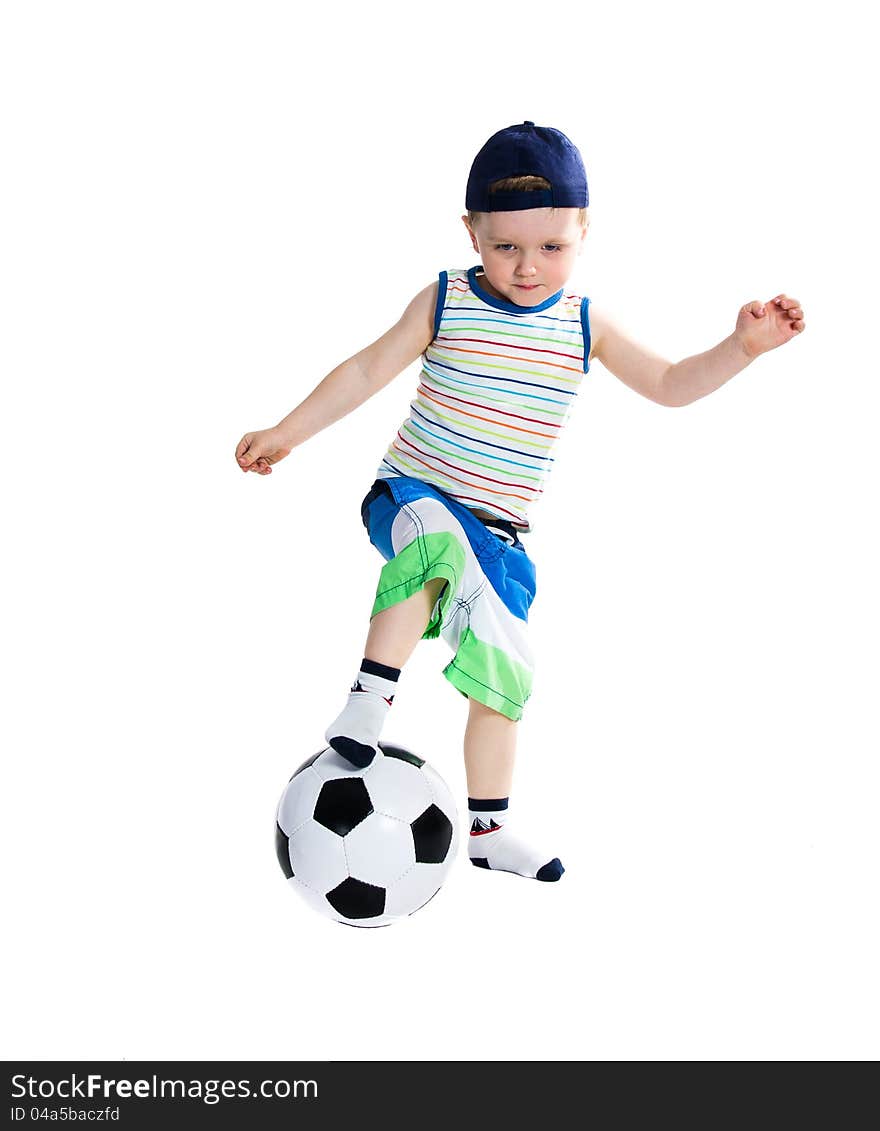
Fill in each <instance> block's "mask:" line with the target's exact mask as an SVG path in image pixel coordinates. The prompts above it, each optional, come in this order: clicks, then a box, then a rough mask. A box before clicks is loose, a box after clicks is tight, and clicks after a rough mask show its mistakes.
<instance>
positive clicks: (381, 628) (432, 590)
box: [324, 577, 447, 767]
mask: <svg viewBox="0 0 880 1131" xmlns="http://www.w3.org/2000/svg"><path fill="white" fill-rule="evenodd" d="M446 584H447V583H446V580H445V578H442V577H435V578H432V579H431V580H430V581H428V582H427V583H426V584H425V586H424V587H423V588H422V589H419V590H418V592H416V593H413V594H412V595H411V596H410V597H407V598H406V600H404V601H401V602H399V603H398V604H397V605H392V606H391V607H390V608H388V609H383V610H382V611H381V612H379V613H376V615H375V616H374V617H373V619H372V620H371V621H370V630H369V633H368V634H367V642H366V644H365V646H364V659H363V662H362V663H361V668H360V671H359V672H358V674H357V676H356V677H355V681H354V685H353V687H352V689H351V692H350V694H349V696H348V702H347V703H346V705H345V707H344V708H343V710H342V713H341V714H340V715H339V716H338V717H337V718H336V719H334V721H333V722H332V723H331V724H330V726H329V727H328V728H327V731H326V733H325V735H324V737H325V738H326V740H327V742H329V743H330V745H331V746H332V747H333V749H334V750H335V751H336V752H337V753H338V754H341V755H342V757H343V758H346V759H347V760H348V761H349V762H351V764H352V765H354V766H358V767H363V766H368V765H369V764H370V762H371V761H372V760H373V758H374V757H375V756H376V750H377V746H378V742H379V736H380V734H381V733H382V724H383V723H384V722H385V716H386V715H387V714H388V709H389V708H390V706H391V703H392V701H393V699H394V691H395V688H396V686H397V679H398V676H399V675H400V669H401V668H402V667H403V665H404V664H405V663H406V661H407V660H408V659H409V658H410V656H411V655H412V653H413V651H414V650H415V646H416V644H418V642H419V641H420V640H421V638H422V636H423V634H424V631H425V629H426V628H427V626H428V623H429V621H430V619H431V613H432V612H433V610H434V606H435V605H436V603H437V599H438V597H439V596H440V593H441V591H442V589H443V587H444V586H445V585H446Z"/></svg>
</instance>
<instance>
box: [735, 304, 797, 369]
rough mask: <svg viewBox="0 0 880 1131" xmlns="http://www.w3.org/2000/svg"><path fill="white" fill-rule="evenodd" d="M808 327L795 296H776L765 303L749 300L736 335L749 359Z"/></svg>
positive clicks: (737, 326) (740, 313)
mask: <svg viewBox="0 0 880 1131" xmlns="http://www.w3.org/2000/svg"><path fill="white" fill-rule="evenodd" d="M804 326H806V323H805V322H804V312H803V310H802V309H801V305H800V303H799V302H798V300H797V299H796V298H789V297H788V295H777V296H776V298H771V299H770V301H769V302H768V303H766V305H765V304H764V303H762V302H759V301H758V300H757V299H756V300H755V301H754V302H749V303H746V305H745V306H744V307H743V308H742V309H741V310H740V312H739V317H738V318H737V320H736V329H735V330H734V332H733V336H734V338H736V340H737V341H738V342H739V343H740V345H741V346H742V347H743V349H744V350H745V351H746V353H747V354H748V356H749V358H750V359H754V358H756V357H758V356H759V355H760V354H762V353H766V352H767V350H772V349H775V348H776V347H777V346H781V345H783V344H784V343H785V342H790V341H791V339H792V338H794V337H795V336H796V335H797V334H800V333H801V331H802V330H803V329H804Z"/></svg>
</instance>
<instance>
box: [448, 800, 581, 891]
mask: <svg viewBox="0 0 880 1131" xmlns="http://www.w3.org/2000/svg"><path fill="white" fill-rule="evenodd" d="M508 801H509V798H507V797H498V798H494V799H484V798H476V797H469V798H468V820H469V821H470V826H471V829H470V836H469V837H468V856H469V857H470V861H471V863H472V864H475V865H476V866H477V867H478V868H488V869H489V870H490V871H495V872H515V873H516V874H517V875H518V876H526V877H528V879H530V880H551V881H552V880H558V879H559V877H560V876H561V875H562V873H563V872H564V871H565V869H564V868H563V867H562V864H561V863H560V862H559V857H558V856H554V857H552V858H551V857H550V856H548V854H547V853H546V852H542V851H540V850H539V849H535V848H532V847H531V846H530V845H528V844H527V843H526V842H525V841H523V840H520V839H519V837H517V836H516V835H515V834H514V833H512V832H511V831H510V828H509V827H508V819H507V806H508Z"/></svg>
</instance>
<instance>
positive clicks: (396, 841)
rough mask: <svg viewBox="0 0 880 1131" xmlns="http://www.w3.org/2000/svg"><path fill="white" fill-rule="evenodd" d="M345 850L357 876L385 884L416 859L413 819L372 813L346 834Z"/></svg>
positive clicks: (380, 885) (395, 877)
mask: <svg viewBox="0 0 880 1131" xmlns="http://www.w3.org/2000/svg"><path fill="white" fill-rule="evenodd" d="M371 788H372V787H371ZM345 854H346V857H347V859H348V867H349V872H350V874H351V875H352V876H353V877H354V878H355V879H356V880H363V881H364V883H366V884H377V885H378V886H379V887H384V888H387V887H389V886H390V885H391V884H393V883H394V881H395V880H396V879H397V878H398V877H399V876H402V875H403V873H404V872H405V871H406V870H407V869H408V868H411V867H412V866H413V864H415V862H416V854H415V849H414V848H413V838H412V830H411V829H410V827H409V823H408V822H406V821H399V820H396V819H395V818H394V817H386V816H385V815H384V814H383V813H373V814H371V816H369V817H367V819H366V820H365V821H361V823H360V824H359V825H358V826H357V828H356V829H352V830H351V832H350V833H349V834H348V836H347V837H346V838H345Z"/></svg>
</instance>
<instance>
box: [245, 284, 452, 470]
mask: <svg viewBox="0 0 880 1131" xmlns="http://www.w3.org/2000/svg"><path fill="white" fill-rule="evenodd" d="M438 286H439V283H438V282H437V281H435V282H433V283H431V284H430V285H429V286H427V287H425V289H424V290H423V291H419V293H418V294H417V295H416V297H415V298H414V299H413V300H412V302H411V303H410V304H409V306H408V307H407V308H406V310H405V311H404V312H403V314H402V315H401V317H400V321H399V322H397V323H396V325H394V326H392V327H391V329H390V330H388V332H387V333H385V334H383V335H382V337H381V338H378V339H377V340H376V341H375V342H373V343H372V344H371V345H369V346H367V347H366V348H365V349H362V350H361V351H360V353H356V354H355V355H354V356H353V357H350V358H349V359H348V360H347V361H343V363H342V364H341V365H338V366H337V367H336V368H335V369H334V370H333V371H332V372H331V373H328V374H327V376H326V377H325V378H324V380H323V381H322V382H321V383H320V385H318V386H317V387H316V388H315V389H313V390H312V392H311V393H310V394H309V395H308V396H307V397H306V399H305V400H304V401H303V402H302V403H301V404H299V405H297V407H296V408H295V409H294V410H293V412H291V413H288V415H287V416H285V418H284V419H283V420H282V421H281V422H280V423H279V424H277V425H276V426H275V427H274V428H267V429H265V430H264V431H262V432H248V433H246V434H245V435H244V436H242V438H241V440H239V442H238V446H237V447H236V449H235V458H236V459H237V461H238V464H239V467H241V469H242V471H256V472H258V473H259V474H261V475H268V474H269V473H270V472H271V470H272V467H271V465H272V464H273V463H277V462H278V461H279V460H280V459H284V457H285V456H286V455H289V454H290V452H291V450H292V449H293V448H296V447H298V446H299V445H300V444H304V443H305V442H306V440H308V439H310V438H311V437H312V436H314V435H315V434H316V433H317V432H320V431H321V430H322V429H324V428H327V427H328V426H329V425H330V424H335V423H336V421H337V420H341V419H342V417H343V416H347V415H348V414H349V413H350V412H352V411H353V410H354V409H356V408H359V407H360V406H361V405H362V404H363V403H364V402H365V401H367V400H369V399H370V397H372V396H373V395H374V394H375V393H378V392H379V390H380V389H382V388H384V387H385V386H386V385H387V384H388V383H389V382H390V381H392V380H393V379H394V378H395V377H396V376H397V375H398V374H399V373H402V372H403V370H404V369H406V367H407V366H408V365H409V364H411V362H413V361H415V359H416V358H417V357H419V355H420V354H422V353H423V352H424V351H425V349H427V347H428V345H429V344H430V343H431V341H432V339H433V337H434V312H435V309H436V306H437V288H438Z"/></svg>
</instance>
